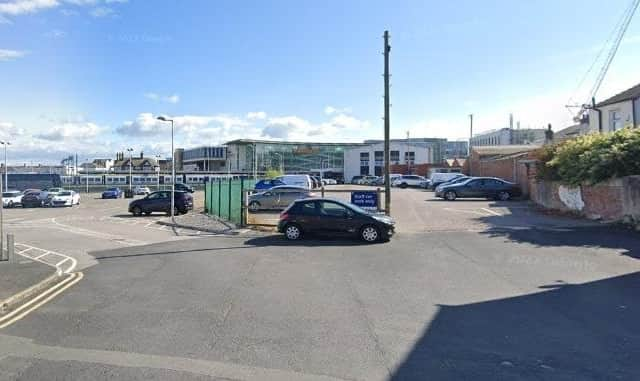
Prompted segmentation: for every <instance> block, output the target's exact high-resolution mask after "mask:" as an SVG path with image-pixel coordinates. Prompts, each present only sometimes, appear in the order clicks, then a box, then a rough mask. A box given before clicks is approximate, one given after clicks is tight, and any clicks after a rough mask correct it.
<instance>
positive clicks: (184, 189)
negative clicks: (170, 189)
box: [175, 183, 193, 193]
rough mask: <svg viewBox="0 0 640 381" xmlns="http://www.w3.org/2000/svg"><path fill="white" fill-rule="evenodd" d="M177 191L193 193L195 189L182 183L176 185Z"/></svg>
mask: <svg viewBox="0 0 640 381" xmlns="http://www.w3.org/2000/svg"><path fill="white" fill-rule="evenodd" d="M175 190H176V191H180V192H189V193H193V188H191V187H190V186H188V185H186V184H182V183H176V185H175Z"/></svg>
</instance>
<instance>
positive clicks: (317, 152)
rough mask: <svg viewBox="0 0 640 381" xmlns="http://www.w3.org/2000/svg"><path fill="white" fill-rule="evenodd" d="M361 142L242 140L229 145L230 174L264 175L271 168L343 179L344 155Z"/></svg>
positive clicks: (290, 172) (292, 172)
mask: <svg viewBox="0 0 640 381" xmlns="http://www.w3.org/2000/svg"><path fill="white" fill-rule="evenodd" d="M361 145H362V143H303V142H278V141H268V140H250V139H239V140H233V141H230V142H227V143H226V144H225V146H226V147H227V160H228V161H229V166H230V171H231V172H234V173H237V172H241V173H249V174H252V173H254V172H257V173H258V174H261V173H264V172H266V171H268V170H270V169H276V170H281V171H282V172H284V173H287V174H295V173H320V172H323V174H325V175H327V176H328V177H331V176H330V174H332V173H333V174H336V176H340V177H341V176H342V173H343V171H344V152H345V151H346V150H348V149H351V148H354V147H357V146H361Z"/></svg>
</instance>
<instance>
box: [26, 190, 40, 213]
mask: <svg viewBox="0 0 640 381" xmlns="http://www.w3.org/2000/svg"><path fill="white" fill-rule="evenodd" d="M41 206H44V200H43V199H42V198H41V197H40V191H37V190H32V189H31V190H29V191H27V192H26V193H25V194H24V196H22V207H23V208H39V207H41Z"/></svg>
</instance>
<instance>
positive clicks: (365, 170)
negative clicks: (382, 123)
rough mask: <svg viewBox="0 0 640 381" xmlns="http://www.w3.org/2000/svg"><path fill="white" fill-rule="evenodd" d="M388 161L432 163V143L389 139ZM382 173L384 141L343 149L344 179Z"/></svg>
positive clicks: (412, 163)
mask: <svg viewBox="0 0 640 381" xmlns="http://www.w3.org/2000/svg"><path fill="white" fill-rule="evenodd" d="M389 154H390V155H389V156H390V160H389V163H390V164H391V165H395V164H405V165H409V166H413V165H419V164H433V163H434V162H435V161H434V155H433V144H432V143H419V142H402V141H391V142H390V144H389ZM383 173H384V143H372V144H366V145H362V146H359V147H354V148H351V149H347V150H345V151H344V180H345V181H346V182H350V181H351V179H352V178H353V176H360V175H374V176H382V174H383Z"/></svg>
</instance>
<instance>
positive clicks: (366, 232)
mask: <svg viewBox="0 0 640 381" xmlns="http://www.w3.org/2000/svg"><path fill="white" fill-rule="evenodd" d="M360 238H362V240H363V241H365V242H376V241H377V240H379V239H380V231H379V230H378V228H377V227H375V226H373V225H367V226H365V227H363V228H362V229H361V230H360Z"/></svg>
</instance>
